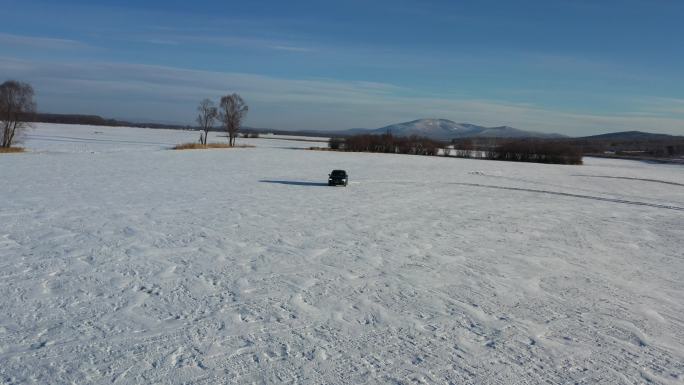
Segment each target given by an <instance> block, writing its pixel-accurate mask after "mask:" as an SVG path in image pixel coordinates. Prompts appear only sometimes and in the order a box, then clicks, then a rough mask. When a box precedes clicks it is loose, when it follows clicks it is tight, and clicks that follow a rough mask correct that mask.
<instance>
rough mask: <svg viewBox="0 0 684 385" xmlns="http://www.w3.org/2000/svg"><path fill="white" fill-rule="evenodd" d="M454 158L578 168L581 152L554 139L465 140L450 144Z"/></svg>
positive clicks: (577, 148)
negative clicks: (564, 165)
mask: <svg viewBox="0 0 684 385" xmlns="http://www.w3.org/2000/svg"><path fill="white" fill-rule="evenodd" d="M452 145H453V147H454V150H453V151H452V152H453V153H454V156H455V157H458V158H476V159H490V160H506V161H511V162H534V163H554V164H582V150H581V148H579V147H576V146H573V145H571V144H570V143H567V142H565V141H563V140H557V139H501V138H499V139H497V138H468V139H455V140H453V141H452Z"/></svg>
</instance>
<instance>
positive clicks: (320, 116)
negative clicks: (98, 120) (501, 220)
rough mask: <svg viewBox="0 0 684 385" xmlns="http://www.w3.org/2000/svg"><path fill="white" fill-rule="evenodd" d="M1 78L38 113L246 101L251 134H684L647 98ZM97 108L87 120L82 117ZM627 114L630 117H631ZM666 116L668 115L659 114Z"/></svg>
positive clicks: (7, 66) (121, 78)
mask: <svg viewBox="0 0 684 385" xmlns="http://www.w3.org/2000/svg"><path fill="white" fill-rule="evenodd" d="M0 71H2V72H3V73H6V74H7V75H8V76H11V77H17V78H21V79H22V80H27V81H30V82H32V83H34V86H35V88H36V91H37V94H38V101H39V107H40V108H41V109H42V110H51V111H54V112H61V111H64V112H89V113H99V114H102V115H106V116H113V117H126V116H139V117H147V118H149V119H155V120H161V119H163V120H176V121H179V122H191V121H192V119H193V115H194V107H195V103H197V102H198V101H199V100H201V99H202V98H205V97H213V98H217V97H218V96H220V95H223V94H225V93H228V92H238V93H240V94H242V95H243V96H244V97H245V98H246V100H247V101H248V102H249V104H250V107H251V109H250V110H251V112H250V116H249V119H248V124H250V125H254V126H262V127H273V128H289V129H341V128H351V127H379V126H382V125H385V124H389V123H394V122H397V121H402V120H410V119H415V118H420V117H441V118H448V119H452V120H456V121H464V122H472V123H478V124H484V125H491V126H498V125H509V126H515V127H520V128H524V129H531V130H538V131H544V132H558V133H563V134H567V135H584V134H593V133H600V132H609V131H622V130H643V131H654V132H665V133H672V134H684V114H683V113H682V111H681V110H680V109H679V108H681V107H683V106H684V102H682V101H681V100H677V99H664V98H643V99H642V100H640V101H637V102H635V103H634V104H633V105H631V106H626V108H625V110H626V111H627V112H625V113H612V114H594V113H581V112H579V113H578V112H567V111H562V110H555V109H549V108H543V107H540V106H537V105H534V104H530V103H515V102H510V101H502V100H483V99H463V98H450V97H443V96H440V95H437V96H434V97H420V96H412V95H416V94H417V93H416V92H414V91H413V90H411V89H407V88H402V87H398V86H395V85H392V84H387V83H374V82H363V81H341V80H336V79H287V78H279V77H273V76H264V75H258V74H247V73H224V72H211V71H198V70H189V69H182V68H172V67H163V66H150V65H139V64H118V63H61V64H60V63H42V62H33V61H24V60H18V59H11V58H1V57H0ZM83 106H89V110H88V111H80V110H79V108H83ZM628 107H629V108H628ZM659 109H662V111H659Z"/></svg>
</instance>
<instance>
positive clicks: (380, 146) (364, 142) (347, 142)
mask: <svg viewBox="0 0 684 385" xmlns="http://www.w3.org/2000/svg"><path fill="white" fill-rule="evenodd" d="M328 147H330V148H331V149H334V150H340V151H351V152H382V153H390V154H411V155H428V156H434V155H437V154H438V153H439V149H440V148H441V147H442V145H441V143H440V142H438V141H435V140H432V139H428V138H424V137H419V136H415V135H414V136H410V137H399V136H394V135H392V134H391V133H386V134H383V135H369V134H364V135H354V136H350V137H347V138H344V139H338V138H333V139H330V141H329V142H328Z"/></svg>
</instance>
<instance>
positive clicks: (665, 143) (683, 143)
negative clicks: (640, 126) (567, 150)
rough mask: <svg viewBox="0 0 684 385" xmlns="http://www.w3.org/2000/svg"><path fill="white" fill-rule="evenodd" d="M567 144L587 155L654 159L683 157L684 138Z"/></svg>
mask: <svg viewBox="0 0 684 385" xmlns="http://www.w3.org/2000/svg"><path fill="white" fill-rule="evenodd" d="M566 142H567V143H568V144H569V145H571V146H573V147H577V148H580V149H581V151H582V152H583V153H584V154H585V155H615V156H618V157H620V156H625V157H629V156H637V157H638V156H642V157H654V158H671V157H680V158H681V157H682V155H684V137H681V136H668V135H662V136H655V137H654V138H634V139H628V138H625V139H619V138H617V139H601V138H588V139H587V138H578V139H568V140H566Z"/></svg>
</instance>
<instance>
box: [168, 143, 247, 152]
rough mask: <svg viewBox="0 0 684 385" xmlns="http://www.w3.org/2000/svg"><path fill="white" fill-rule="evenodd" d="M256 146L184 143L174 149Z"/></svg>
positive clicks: (245, 145) (245, 146)
mask: <svg viewBox="0 0 684 385" xmlns="http://www.w3.org/2000/svg"><path fill="white" fill-rule="evenodd" d="M250 147H254V146H250V145H248V144H237V145H235V146H231V145H229V144H228V143H208V144H199V143H182V144H177V145H176V146H175V147H173V149H174V150H207V149H211V148H250Z"/></svg>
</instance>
